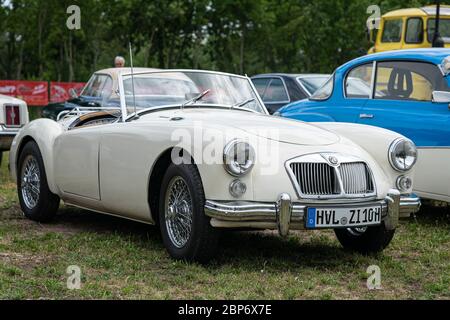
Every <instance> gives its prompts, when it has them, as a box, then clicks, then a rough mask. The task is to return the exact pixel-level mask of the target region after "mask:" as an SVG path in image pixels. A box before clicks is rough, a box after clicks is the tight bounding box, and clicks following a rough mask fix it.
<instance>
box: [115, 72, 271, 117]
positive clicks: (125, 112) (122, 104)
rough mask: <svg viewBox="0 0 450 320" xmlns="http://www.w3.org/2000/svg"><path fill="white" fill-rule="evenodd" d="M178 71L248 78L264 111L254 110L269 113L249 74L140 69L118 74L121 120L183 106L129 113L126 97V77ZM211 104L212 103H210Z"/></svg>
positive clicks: (153, 108) (162, 107) (158, 107)
mask: <svg viewBox="0 0 450 320" xmlns="http://www.w3.org/2000/svg"><path fill="white" fill-rule="evenodd" d="M176 72H180V73H204V74H214V75H221V76H227V77H235V78H240V79H243V80H247V82H248V83H249V85H250V88H251V89H252V91H253V93H254V95H255V97H256V101H258V103H259V104H260V106H261V109H262V111H263V112H258V111H256V110H254V112H256V113H258V114H264V115H269V112H268V111H267V108H266V106H265V104H264V102H263V101H262V99H261V97H260V96H259V94H258V91H256V88H255V86H254V84H253V82H252V81H251V80H250V78H249V77H248V76H241V75H236V74H232V73H226V72H218V71H207V70H192V69H166V70H155V71H140V72H133V73H130V72H126V73H119V75H118V84H119V97H120V110H121V112H122V117H121V121H122V122H126V121H127V119H128V118H130V117H134V116H136V115H139V114H144V113H148V111H150V110H151V111H152V112H153V111H159V110H164V109H173V108H180V109H181V108H182V105H181V104H180V105H164V106H156V107H151V108H147V109H141V110H139V111H138V112H137V114H134V113H132V114H128V109H127V104H126V97H125V94H124V93H125V89H124V82H123V79H124V78H126V77H132V76H139V75H146V74H160V73H176ZM192 106H195V107H203V106H204V107H208V105H203V104H194V105H192ZM209 106H211V105H209ZM214 107H216V108H223V109H233V110H242V111H246V112H247V111H249V110H248V109H247V110H245V108H231V107H232V106H229V105H219V104H217V105H216V104H215V105H214Z"/></svg>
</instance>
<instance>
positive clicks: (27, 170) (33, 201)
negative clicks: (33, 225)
mask: <svg viewBox="0 0 450 320" xmlns="http://www.w3.org/2000/svg"><path fill="white" fill-rule="evenodd" d="M20 187H21V188H20V189H21V193H22V199H23V202H24V203H25V205H26V206H27V208H28V209H34V208H35V207H36V206H37V204H38V202H39V196H40V194H41V173H40V170H39V166H38V163H37V160H36V158H35V157H33V156H31V155H29V156H28V157H26V158H25V161H24V163H23V166H22V172H21V186H20Z"/></svg>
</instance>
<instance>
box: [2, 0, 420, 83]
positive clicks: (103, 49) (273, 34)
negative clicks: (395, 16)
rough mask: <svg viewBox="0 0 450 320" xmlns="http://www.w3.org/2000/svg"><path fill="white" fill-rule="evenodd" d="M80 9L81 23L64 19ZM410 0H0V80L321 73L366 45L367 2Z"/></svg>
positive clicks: (403, 2) (386, 5) (405, 3)
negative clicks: (155, 73)
mask: <svg viewBox="0 0 450 320" xmlns="http://www.w3.org/2000/svg"><path fill="white" fill-rule="evenodd" d="M73 4H75V5H78V6H79V7H80V8H81V26H82V28H81V30H75V31H71V30H69V29H68V28H67V27H66V20H67V18H68V16H69V15H68V14H67V13H66V9H67V7H69V6H70V5H73ZM371 4H378V5H380V7H381V9H382V12H387V11H390V10H392V9H397V8H401V7H404V8H405V7H418V6H421V5H424V4H426V1H418V0H315V1H313V0H309V1H307V0H296V1H295V0H284V1H283V0H0V30H1V31H0V79H25V80H31V79H39V80H58V81H86V80H87V78H88V77H89V75H90V74H91V73H92V72H93V71H95V70H98V69H101V68H105V67H110V66H112V63H113V59H114V57H115V56H116V55H123V56H125V57H128V43H130V42H131V43H132V44H133V50H134V55H135V65H136V66H143V67H155V68H196V69H212V70H220V71H227V72H233V73H240V74H244V73H246V74H249V75H253V74H257V73H262V72H291V73H300V72H324V73H330V72H332V71H333V69H334V68H336V67H337V66H339V65H340V64H342V63H344V62H345V61H347V60H349V59H352V58H354V57H357V56H360V55H362V54H364V53H365V52H367V50H368V48H369V46H370V44H369V43H368V41H367V39H366V33H365V32H366V31H365V25H366V20H367V18H368V14H367V13H366V10H367V7H368V6H369V5H371Z"/></svg>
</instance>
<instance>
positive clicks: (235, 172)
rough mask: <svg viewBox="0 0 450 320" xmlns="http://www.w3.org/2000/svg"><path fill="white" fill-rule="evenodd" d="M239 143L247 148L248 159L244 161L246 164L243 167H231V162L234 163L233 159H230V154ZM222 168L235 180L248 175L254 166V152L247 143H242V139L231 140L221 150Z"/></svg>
mask: <svg viewBox="0 0 450 320" xmlns="http://www.w3.org/2000/svg"><path fill="white" fill-rule="evenodd" d="M241 143H243V144H245V145H246V146H247V147H248V148H249V151H250V152H249V159H247V160H246V164H245V165H244V166H241V165H237V166H233V165H232V162H233V161H234V159H231V155H230V152H231V151H232V150H233V149H234V147H235V146H236V145H238V144H241ZM223 166H224V168H225V171H226V172H227V173H228V174H230V175H231V176H233V177H236V178H239V177H244V176H246V175H247V174H249V173H250V172H251V171H252V170H253V167H254V166H255V150H254V149H253V147H252V146H251V145H250V143H248V142H247V141H244V140H242V139H234V140H231V141H230V142H229V143H228V144H227V145H226V146H225V148H224V150H223Z"/></svg>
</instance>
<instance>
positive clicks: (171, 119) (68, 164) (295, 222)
mask: <svg viewBox="0 0 450 320" xmlns="http://www.w3.org/2000/svg"><path fill="white" fill-rule="evenodd" d="M242 78H244V77H242ZM248 81H250V80H248ZM261 105H262V102H261ZM97 115H98V116H99V117H100V118H101V117H102V116H101V114H97ZM105 115H107V114H106V113H104V114H103V116H105ZM89 117H93V118H92V119H94V120H95V121H97V120H99V119H98V118H95V117H96V116H95V114H91V115H89V114H88V115H82V116H81V117H78V116H74V117H70V118H67V119H65V120H64V121H60V122H55V121H53V120H49V119H39V120H36V121H33V122H31V123H30V124H28V125H27V126H26V127H25V128H24V129H23V130H21V132H20V133H19V135H18V136H17V137H16V138H15V139H14V142H13V145H12V149H11V153H10V161H11V174H12V177H13V179H16V178H17V176H18V169H17V166H18V159H19V156H20V152H21V148H23V146H24V144H25V143H26V142H28V141H31V140H33V141H35V142H36V143H37V145H38V146H39V149H40V152H41V154H42V157H43V162H44V165H45V171H46V178H47V182H48V186H49V189H50V190H51V192H52V193H54V194H55V195H58V196H59V197H60V198H61V199H62V200H63V201H64V202H65V203H66V204H68V205H73V206H77V207H80V208H85V209H89V210H93V211H96V212H100V213H105V214H109V215H113V216H119V217H123V218H127V219H131V220H135V221H139V222H143V223H148V224H153V223H155V221H156V218H155V217H156V216H157V215H158V212H157V211H158V206H155V205H154V203H153V202H152V201H154V200H155V199H157V198H158V197H157V196H156V195H159V192H160V181H161V175H162V174H163V171H164V170H165V169H166V168H167V166H168V165H169V163H167V162H168V157H167V156H168V154H170V153H171V151H172V150H173V149H174V148H180V144H179V141H178V140H177V139H174V136H177V135H178V132H179V131H180V129H181V130H182V131H183V132H185V133H188V134H190V135H192V136H194V135H195V134H196V130H198V129H199V124H202V126H201V129H202V130H218V131H221V132H224V131H227V132H231V133H232V137H231V138H230V137H223V139H221V140H220V139H219V141H216V143H217V144H219V146H220V148H221V149H220V150H223V149H224V148H225V146H226V145H227V144H228V143H229V142H230V140H233V139H248V138H249V137H250V138H252V137H253V138H254V137H255V136H258V138H259V139H262V140H268V139H271V138H270V137H266V136H265V134H264V133H260V132H264V131H263V130H268V129H273V130H275V131H277V132H279V136H278V141H276V142H277V144H278V156H277V157H275V156H273V157H272V156H271V157H270V158H269V159H268V161H267V162H268V163H270V164H271V165H272V166H273V167H275V168H276V170H275V171H274V172H272V173H267V172H264V167H263V165H262V164H261V161H258V150H257V155H256V157H257V161H256V164H255V166H254V168H253V170H252V171H251V173H250V174H248V175H246V176H244V177H240V178H239V179H240V180H241V181H242V182H243V183H245V184H246V186H247V190H246V192H245V194H244V195H242V196H241V197H240V198H236V197H235V196H233V195H232V194H230V184H231V183H232V182H233V181H234V180H236V177H233V176H231V175H230V174H229V173H228V172H227V171H226V170H225V169H224V165H223V163H222V161H221V160H222V159H223V154H222V153H220V154H216V155H215V157H216V158H217V159H215V160H217V162H215V163H214V164H210V163H204V161H203V160H202V158H201V155H203V154H204V152H205V149H206V148H207V147H208V144H207V143H206V142H205V141H202V142H201V143H197V144H194V150H193V152H192V153H191V154H190V155H191V157H192V158H193V160H194V163H195V164H196V167H197V168H198V172H199V174H200V177H201V182H202V184H203V188H204V195H205V200H206V202H205V214H206V215H207V216H208V217H210V218H211V225H212V226H213V227H215V228H257V229H277V228H278V229H279V230H280V233H282V235H286V234H287V232H288V231H289V230H290V229H291V230H292V229H305V219H306V216H305V214H306V212H305V210H306V208H307V207H308V206H320V205H325V206H328V205H334V206H336V207H341V206H344V207H345V206H347V207H348V206H357V205H368V204H376V205H380V206H382V207H383V208H384V210H385V212H384V214H383V221H384V222H385V223H386V224H387V225H389V228H391V229H395V228H396V226H397V224H398V219H399V217H407V216H409V215H410V214H411V213H413V212H416V211H417V210H418V208H419V206H420V200H419V199H418V198H417V197H414V196H413V195H411V192H412V188H411V189H409V190H404V191H403V192H402V194H401V195H400V192H399V191H398V190H396V181H397V179H398V178H399V176H401V175H407V176H409V177H411V179H412V178H413V174H414V173H413V170H410V171H408V172H406V173H399V172H397V171H396V170H394V169H393V167H392V166H391V165H390V162H389V157H388V151H389V148H390V146H391V144H392V143H393V141H395V140H396V139H399V138H403V137H402V136H401V135H399V134H397V133H394V132H391V131H388V130H384V129H380V128H376V127H369V126H363V125H357V124H340V123H320V124H307V123H301V122H298V121H292V120H287V119H282V118H278V117H271V116H269V115H268V114H266V113H264V114H257V113H251V112H247V111H243V110H230V109H229V108H210V107H208V106H204V107H201V106H196V107H191V108H187V107H186V108H184V109H183V108H179V107H178V108H161V109H159V110H154V111H152V112H150V113H143V114H141V116H140V118H139V119H135V120H132V121H131V120H130V119H128V120H129V121H127V122H114V123H107V124H100V123H90V125H88V126H83V127H79V128H76V127H75V128H72V127H71V126H73V125H74V124H75V123H77V122H79V121H80V119H81V120H85V119H89ZM261 130H262V131H261ZM255 132H256V133H255ZM186 149H187V148H186ZM328 155H332V156H333V157H330V159H335V158H336V159H337V161H339V164H342V163H345V162H347V161H350V162H362V163H365V164H366V165H367V168H368V170H369V171H368V172H369V175H372V178H373V184H374V187H375V188H374V189H375V190H374V191H373V193H372V194H360V195H348V194H345V195H344V194H340V195H337V196H334V197H332V198H327V197H326V196H324V197H320V196H318V197H316V196H314V197H303V196H301V194H300V193H299V190H298V185H297V184H296V182H295V181H294V180H293V179H292V177H293V172H292V170H291V169H290V167H289V165H288V164H289V163H291V162H292V161H294V162H295V161H297V160H298V161H300V162H301V161H302V160H301V159H302V157H306V158H305V159H309V160H308V161H311V159H312V161H317V162H318V163H324V164H328V165H330V164H329V161H334V160H328V158H326V157H327V156H328ZM334 157H335V158H334ZM266 160H267V159H266ZM169 162H170V158H169ZM339 164H337V165H339ZM353 173H354V172H353ZM354 174H355V175H356V173H354ZM294 179H295V178H294ZM310 179H311V182H314V180H315V179H318V178H317V177H315V176H311V177H310ZM285 213H288V216H286V215H284V214H285ZM286 217H288V218H289V221H283V219H286ZM286 229H287V230H286Z"/></svg>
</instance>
